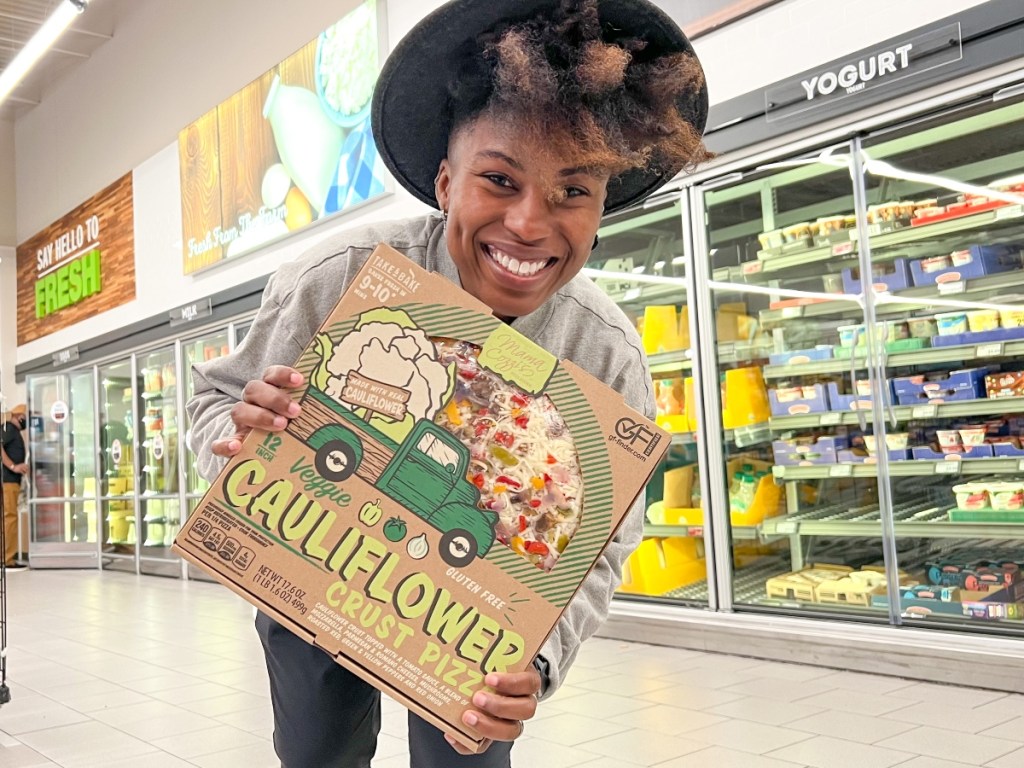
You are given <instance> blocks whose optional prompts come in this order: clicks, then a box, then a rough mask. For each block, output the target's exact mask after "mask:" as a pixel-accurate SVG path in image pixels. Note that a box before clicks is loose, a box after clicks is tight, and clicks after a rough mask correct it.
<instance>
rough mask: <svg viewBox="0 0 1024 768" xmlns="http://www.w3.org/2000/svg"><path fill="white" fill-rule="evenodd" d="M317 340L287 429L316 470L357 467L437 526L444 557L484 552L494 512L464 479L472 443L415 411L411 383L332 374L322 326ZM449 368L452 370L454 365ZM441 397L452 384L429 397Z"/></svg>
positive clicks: (348, 472)
mask: <svg viewBox="0 0 1024 768" xmlns="http://www.w3.org/2000/svg"><path fill="white" fill-rule="evenodd" d="M377 325H382V323H379V322H378V323H377ZM417 332H418V333H422V332H420V331H418V329H417ZM342 342H344V339H342ZM315 344H316V346H317V351H318V353H319V355H320V358H321V360H320V364H319V365H318V366H317V369H316V370H315V371H314V372H313V373H312V375H311V376H310V384H309V386H308V387H307V388H306V391H305V393H304V394H303V396H302V399H301V400H300V401H299V404H300V405H301V406H302V413H301V415H300V416H298V417H297V418H295V419H293V420H292V421H291V422H290V424H289V426H288V431H289V432H290V433H291V434H292V435H294V436H295V437H297V438H298V439H300V440H302V441H303V442H304V443H306V444H307V445H308V446H309V447H310V448H312V449H313V450H314V452H315V458H314V464H315V466H316V469H317V471H318V472H319V473H320V474H321V475H322V476H323V477H324V478H325V479H327V480H329V481H331V482H342V481H344V480H347V479H348V478H350V477H351V476H352V475H353V474H354V475H356V476H357V477H359V478H361V479H362V480H364V481H365V482H367V483H369V484H371V485H373V486H374V487H376V488H377V489H379V490H380V491H381V492H382V493H384V494H386V495H388V496H390V497H391V498H392V499H394V500H395V501H397V502H398V503H400V504H401V505H402V506H403V507H405V508H406V509H407V510H409V511H410V512H412V513H413V514H415V515H417V516H418V517H420V518H422V519H423V520H424V521H425V522H427V523H429V524H430V525H431V526H433V527H434V528H436V529H437V530H438V531H439V532H440V533H441V541H440V545H439V548H438V551H439V553H440V555H441V558H442V559H443V560H444V561H445V562H446V563H447V564H448V565H451V566H455V567H463V566H466V565H468V564H469V563H471V562H472V561H473V559H474V558H477V557H484V556H485V555H486V554H487V553H488V551H489V550H490V548H491V546H492V545H493V544H494V541H495V528H496V526H497V524H498V516H497V514H496V513H495V512H493V511H491V510H487V509H481V508H480V507H479V506H478V502H479V500H480V491H479V489H478V488H477V487H476V486H475V485H473V484H472V483H471V482H469V480H467V479H466V477H467V469H468V468H469V461H470V456H469V450H468V449H467V448H466V446H465V445H463V444H462V443H461V442H460V441H459V440H458V439H457V438H455V437H454V436H453V435H451V434H450V433H448V432H447V431H446V430H445V429H443V428H442V427H439V426H438V425H436V424H435V423H434V422H433V421H432V420H431V418H429V417H432V416H433V415H434V414H435V413H436V412H437V408H435V407H433V405H431V406H429V407H428V408H427V409H426V410H425V412H424V408H423V407H422V406H415V403H413V404H412V405H414V406H415V407H416V409H417V410H418V412H412V411H413V408H411V407H410V403H409V400H410V398H411V397H412V396H413V394H412V393H410V391H409V389H407V388H403V386H396V385H395V384H394V383H393V381H392V382H389V381H382V380H380V379H372V378H369V377H367V376H365V375H363V374H362V373H360V372H359V371H358V370H357V369H350V370H347V371H345V372H344V374H343V378H342V377H338V376H334V375H332V374H331V371H330V367H329V363H330V361H331V360H332V358H333V357H334V351H335V349H336V346H335V345H334V344H333V343H332V341H331V339H330V337H328V336H327V335H326V334H320V335H319V336H318V337H317V339H316V340H315ZM337 346H339V347H340V343H339V345H337ZM343 351H344V350H343ZM437 364H438V365H440V363H437ZM397 367H400V366H392V368H397ZM442 367H443V366H442ZM446 375H449V376H451V377H454V371H451V372H449V373H448V374H446ZM381 378H383V377H381ZM403 379H404V377H403ZM452 381H454V378H452ZM342 382H343V383H342ZM401 383H402V384H404V385H405V386H406V387H408V386H409V384H408V382H405V381H404V380H403V381H402V382H401ZM446 389H448V390H450V388H447V387H446ZM445 397H450V391H446V392H444V393H443V394H441V395H440V397H437V398H435V399H434V402H435V403H438V404H440V403H441V401H443V400H444V398H445ZM420 416H424V417H423V418H421V417H420Z"/></svg>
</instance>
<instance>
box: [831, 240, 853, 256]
mask: <svg viewBox="0 0 1024 768" xmlns="http://www.w3.org/2000/svg"><path fill="white" fill-rule="evenodd" d="M853 249H854V243H853V241H852V240H851V241H850V242H848V243H836V244H835V245H833V246H832V255H833V256H848V255H850V254H851V253H853Z"/></svg>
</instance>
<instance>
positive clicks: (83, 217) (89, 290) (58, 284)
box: [16, 173, 135, 345]
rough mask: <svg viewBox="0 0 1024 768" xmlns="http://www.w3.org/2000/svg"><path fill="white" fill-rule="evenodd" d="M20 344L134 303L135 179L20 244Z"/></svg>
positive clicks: (97, 196)
mask: <svg viewBox="0 0 1024 768" xmlns="http://www.w3.org/2000/svg"><path fill="white" fill-rule="evenodd" d="M16 259H17V267H18V344H19V345H21V344H27V343H28V342H30V341H35V340H36V339H40V338H42V337H43V336H47V335H49V334H51V333H53V332H54V331H59V330H60V329H62V328H67V327H68V326H71V325H74V324H75V323H79V322H81V321H82V320H85V319H86V318H90V317H94V316H95V315H98V314H100V313H101V312H106V311H107V310H108V309H113V308H114V307H118V306H120V305H122V304H125V303H127V302H129V301H132V300H134V299H135V210H134V208H133V198H132V175H131V174H130V173H128V174H126V175H124V176H122V177H121V178H120V179H118V180H117V181H115V182H114V183H113V184H111V185H110V186H109V187H107V188H106V189H104V190H103V191H102V192H98V193H97V194H95V195H93V196H92V197H90V198H89V199H88V200H86V201H85V202H84V203H82V204H81V205H79V206H78V207H77V208H75V209H74V210H73V211H71V212H69V213H68V214H67V215H66V216H63V217H62V218H60V219H58V220H57V221H55V222H53V223H52V224H50V225H49V226H48V227H46V229H44V230H42V231H41V232H38V233H36V234H35V235H33V236H32V237H30V238H29V239H28V240H26V241H25V242H23V243H21V244H20V245H19V246H18V248H17V251H16Z"/></svg>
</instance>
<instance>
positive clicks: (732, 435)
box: [672, 422, 772, 448]
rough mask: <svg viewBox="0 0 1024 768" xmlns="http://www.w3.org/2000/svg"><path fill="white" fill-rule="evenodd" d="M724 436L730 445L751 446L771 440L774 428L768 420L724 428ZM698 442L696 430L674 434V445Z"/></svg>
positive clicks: (738, 446)
mask: <svg viewBox="0 0 1024 768" xmlns="http://www.w3.org/2000/svg"><path fill="white" fill-rule="evenodd" d="M722 437H723V438H724V440H725V442H726V443H728V444H729V445H734V446H736V447H737V448H750V447H752V446H755V445H764V444H766V443H769V442H771V439H772V430H771V429H770V427H769V426H768V422H765V423H763V424H752V425H750V426H749V427H738V428H736V429H726V430H723V431H722ZM697 442H698V439H697V433H696V432H674V433H673V434H672V444H673V445H695V444H696V443H697Z"/></svg>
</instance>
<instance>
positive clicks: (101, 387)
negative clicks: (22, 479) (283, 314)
mask: <svg viewBox="0 0 1024 768" xmlns="http://www.w3.org/2000/svg"><path fill="white" fill-rule="evenodd" d="M248 323H249V320H248V319H244V318H243V319H240V320H239V321H238V322H232V323H229V324H227V325H226V326H222V327H220V328H216V329H212V330H210V331H208V332H206V333H205V334H203V335H200V336H197V337H196V338H191V339H185V340H183V341H174V342H172V343H165V344H164V345H163V346H160V347H156V348H153V349H142V350H139V351H137V352H135V353H132V354H130V355H128V356H121V357H118V358H116V359H113V360H110V361H108V362H104V363H100V364H98V365H95V366H88V367H83V368H81V369H79V370H72V371H68V372H63V373H59V374H46V375H34V376H29V377H28V389H29V393H30V403H31V408H32V409H33V413H37V414H40V415H39V416H38V417H37V419H36V421H37V422H38V423H39V424H40V425H41V427H40V429H38V430H33V431H32V432H30V439H29V450H30V455H31V457H32V461H33V467H32V470H33V482H32V483H31V484H30V486H29V507H30V510H31V518H30V519H31V527H32V531H33V533H32V541H31V544H30V548H29V554H30V560H31V563H32V565H33V566H35V567H97V566H99V567H103V568H108V569H114V570H124V571H131V572H134V573H146V574H153V575H162V576H173V577H180V576H182V575H186V574H187V575H191V576H193V577H196V576H198V575H199V574H198V572H195V571H192V572H189V571H186V569H185V566H184V563H183V561H182V560H181V559H180V558H178V557H177V556H175V555H173V554H172V552H171V550H170V546H171V543H172V542H173V541H174V537H175V536H176V535H177V532H178V530H179V529H180V527H181V523H182V520H183V516H182V511H183V510H184V511H186V513H190V512H191V511H192V510H193V509H194V507H195V505H196V503H197V502H198V500H199V499H200V498H201V497H202V495H203V493H204V492H205V490H206V489H207V488H208V487H209V484H208V483H207V482H206V481H205V480H204V479H203V478H202V477H200V476H199V473H198V472H197V470H196V466H195V457H194V456H193V455H192V453H191V452H190V451H187V450H184V447H185V445H186V439H187V438H186V436H187V430H188V428H189V424H188V419H187V414H186V413H185V410H184V406H185V403H186V402H187V401H188V398H189V397H191V394H192V377H191V366H192V364H193V363H196V362H203V361H207V360H212V359H214V358H215V357H219V356H221V355H225V354H227V353H228V352H229V351H230V349H232V348H233V345H232V343H231V340H232V339H234V338H235V337H236V335H237V334H238V331H239V328H240V327H242V325H243V324H245V325H248ZM186 516H187V514H186Z"/></svg>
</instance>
